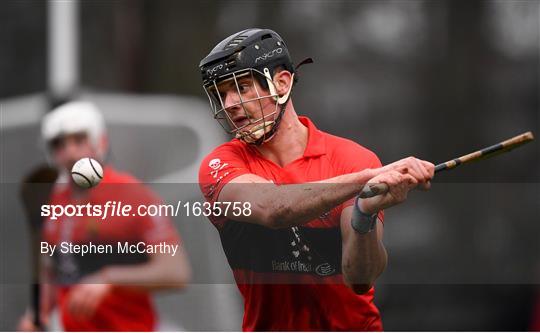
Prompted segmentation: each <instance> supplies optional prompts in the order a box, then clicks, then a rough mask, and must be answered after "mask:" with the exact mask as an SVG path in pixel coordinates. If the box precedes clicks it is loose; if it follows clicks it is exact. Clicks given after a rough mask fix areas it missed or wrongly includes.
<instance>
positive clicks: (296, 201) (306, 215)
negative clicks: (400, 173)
mask: <svg viewBox="0 0 540 333" xmlns="http://www.w3.org/2000/svg"><path fill="white" fill-rule="evenodd" d="M374 174H376V171H375V170H372V169H366V170H362V171H360V172H356V173H351V174H346V175H341V176H338V177H334V178H330V179H326V180H324V181H319V182H313V183H304V184H292V185H282V186H274V185H268V184H259V186H260V191H257V192H256V194H254V195H253V199H252V200H251V203H252V205H254V206H255V208H256V210H257V211H258V212H262V214H261V216H256V217H255V218H259V219H262V220H263V223H261V224H263V225H265V226H268V227H271V228H285V227H292V226H297V225H302V224H304V223H306V222H309V221H311V220H313V219H315V218H317V217H319V216H320V215H321V214H323V213H326V212H328V211H330V210H331V209H333V208H334V207H336V206H338V205H339V204H341V203H343V202H345V201H347V200H348V199H350V198H352V197H354V196H355V195H357V194H358V192H359V191H360V190H361V189H362V188H363V186H364V185H365V184H366V183H367V181H368V180H369V179H371V178H372V177H373V175H374ZM244 186H245V184H244Z"/></svg>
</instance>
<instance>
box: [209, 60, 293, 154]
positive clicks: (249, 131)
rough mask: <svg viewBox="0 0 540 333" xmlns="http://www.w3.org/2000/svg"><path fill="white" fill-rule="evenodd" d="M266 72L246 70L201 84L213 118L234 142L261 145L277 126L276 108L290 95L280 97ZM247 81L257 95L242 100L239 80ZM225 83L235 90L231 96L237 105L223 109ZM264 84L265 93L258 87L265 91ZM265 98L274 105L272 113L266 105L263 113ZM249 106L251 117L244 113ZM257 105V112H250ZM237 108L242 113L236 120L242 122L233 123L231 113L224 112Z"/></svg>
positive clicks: (278, 110)
mask: <svg viewBox="0 0 540 333" xmlns="http://www.w3.org/2000/svg"><path fill="white" fill-rule="evenodd" d="M265 72H266V74H265V73H262V72H260V71H258V70H257V69H254V68H248V69H245V70H239V71H236V72H233V73H231V74H227V75H224V76H223V77H219V78H216V79H215V80H212V81H211V82H208V83H207V84H206V85H203V88H204V90H205V92H206V95H207V96H208V99H209V101H210V108H211V110H212V113H213V115H214V119H216V120H217V121H218V123H219V124H220V125H221V127H223V129H224V130H225V131H226V132H227V133H229V134H232V135H234V136H235V137H236V138H237V139H240V140H243V141H245V142H247V143H251V144H260V143H262V142H265V141H268V140H269V139H270V138H271V135H272V134H273V132H274V131H272V129H273V128H274V127H275V126H276V125H277V124H278V123H279V120H280V118H281V117H280V115H281V109H282V108H279V106H280V105H283V106H284V104H285V103H286V101H287V100H288V97H289V94H290V89H289V92H288V93H287V94H285V95H284V96H282V97H279V95H278V94H277V92H276V89H275V86H274V83H273V81H272V78H271V77H270V73H269V71H268V69H266V70H265ZM293 75H294V74H293ZM246 78H247V79H248V82H249V84H250V89H251V91H252V95H253V92H254V93H255V95H256V96H255V97H250V98H248V99H245V97H242V95H243V94H242V92H241V91H240V84H241V83H240V82H239V81H240V80H245V79H246ZM228 82H230V85H231V86H232V88H230V89H232V90H234V92H232V93H233V94H234V95H235V96H236V100H237V101H238V102H237V103H235V104H231V105H227V106H226V105H225V103H224V100H223V98H222V95H221V92H220V90H219V86H220V85H222V84H224V83H228ZM257 83H259V87H257ZM242 84H244V83H242ZM265 85H266V86H268V91H265V90H264V89H262V90H261V88H264V86H265ZM291 86H292V84H291ZM229 93H231V92H229ZM265 99H267V100H271V101H272V102H273V105H274V106H273V108H272V109H271V110H268V105H267V107H266V109H267V111H265V107H264V106H263V103H262V101H263V100H265ZM248 104H251V106H252V107H251V110H252V111H251V114H250V113H249V112H248V111H247V110H246V105H248ZM257 104H258V108H259V111H258V112H253V110H254V109H255V108H256V107H257ZM253 106H254V107H253ZM236 107H241V108H242V111H240V113H242V112H243V114H241V115H240V116H236V117H235V118H241V119H242V121H241V122H240V123H237V122H235V121H234V119H233V118H232V117H231V115H230V113H229V112H228V111H227V109H229V110H230V109H233V108H236Z"/></svg>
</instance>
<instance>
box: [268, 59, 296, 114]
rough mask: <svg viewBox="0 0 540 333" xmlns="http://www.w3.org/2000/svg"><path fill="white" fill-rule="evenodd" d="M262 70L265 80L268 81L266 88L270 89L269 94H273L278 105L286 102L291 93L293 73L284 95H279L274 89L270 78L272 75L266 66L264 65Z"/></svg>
mask: <svg viewBox="0 0 540 333" xmlns="http://www.w3.org/2000/svg"><path fill="white" fill-rule="evenodd" d="M263 72H264V76H265V77H266V82H267V83H268V89H269V90H270V95H272V96H275V98H276V99H277V102H278V104H279V105H283V104H285V102H287V100H288V99H289V95H290V94H291V90H292V86H293V85H292V83H293V82H294V73H293V74H292V76H291V85H290V86H289V90H288V91H287V93H286V94H285V95H283V96H281V97H279V95H278V93H277V91H276V87H275V86H274V81H273V80H272V76H271V75H270V71H269V70H268V68H266V67H265V68H264V69H263Z"/></svg>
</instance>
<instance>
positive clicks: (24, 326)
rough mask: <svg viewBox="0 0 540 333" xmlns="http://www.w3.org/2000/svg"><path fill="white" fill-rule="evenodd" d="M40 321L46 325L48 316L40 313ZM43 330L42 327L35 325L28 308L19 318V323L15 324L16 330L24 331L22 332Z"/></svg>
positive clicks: (32, 315)
mask: <svg viewBox="0 0 540 333" xmlns="http://www.w3.org/2000/svg"><path fill="white" fill-rule="evenodd" d="M40 319H41V323H42V325H45V326H47V322H48V316H46V315H44V314H43V313H42V314H41V318H40ZM41 330H43V328H42V327H37V326H36V325H35V324H34V314H33V313H32V312H31V311H30V310H26V312H25V313H24V315H22V317H21V318H20V319H19V323H18V324H17V331H24V332H38V331H41Z"/></svg>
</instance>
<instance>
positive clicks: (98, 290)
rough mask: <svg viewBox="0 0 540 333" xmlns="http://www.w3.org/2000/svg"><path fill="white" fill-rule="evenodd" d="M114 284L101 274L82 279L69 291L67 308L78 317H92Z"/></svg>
mask: <svg viewBox="0 0 540 333" xmlns="http://www.w3.org/2000/svg"><path fill="white" fill-rule="evenodd" d="M112 288H113V286H112V285H111V284H109V283H106V282H105V281H104V280H103V278H102V277H101V276H100V274H92V275H90V276H88V277H86V278H84V279H82V280H81V281H80V282H79V283H78V284H77V285H76V286H74V287H73V288H72V289H71V290H70V293H69V296H68V300H67V309H68V311H69V312H71V314H72V315H73V316H74V317H76V318H78V319H87V320H88V319H90V318H92V316H93V315H94V314H95V313H96V310H97V308H98V307H99V305H100V304H101V302H102V301H103V299H104V298H105V297H106V296H107V295H109V294H110V292H111V290H112Z"/></svg>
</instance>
